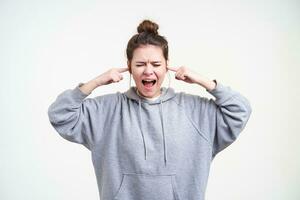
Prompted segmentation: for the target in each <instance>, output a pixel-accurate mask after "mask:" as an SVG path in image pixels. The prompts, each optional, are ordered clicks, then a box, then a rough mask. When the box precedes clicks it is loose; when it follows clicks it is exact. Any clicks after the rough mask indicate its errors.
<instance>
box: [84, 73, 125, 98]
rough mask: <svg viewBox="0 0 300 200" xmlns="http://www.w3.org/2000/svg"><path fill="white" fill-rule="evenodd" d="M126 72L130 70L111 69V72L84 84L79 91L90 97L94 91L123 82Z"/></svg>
mask: <svg viewBox="0 0 300 200" xmlns="http://www.w3.org/2000/svg"><path fill="white" fill-rule="evenodd" d="M126 71H128V68H111V69H110V70H108V71H106V72H104V73H103V74H100V75H99V76H97V77H96V78H94V79H92V80H90V81H89V82H87V83H85V84H83V85H82V86H80V87H79V89H80V90H81V91H82V92H83V93H85V94H87V95H89V94H91V93H92V91H93V90H94V89H96V88H97V87H99V86H101V85H107V84H110V83H116V82H119V81H121V80H123V76H122V73H123V72H126Z"/></svg>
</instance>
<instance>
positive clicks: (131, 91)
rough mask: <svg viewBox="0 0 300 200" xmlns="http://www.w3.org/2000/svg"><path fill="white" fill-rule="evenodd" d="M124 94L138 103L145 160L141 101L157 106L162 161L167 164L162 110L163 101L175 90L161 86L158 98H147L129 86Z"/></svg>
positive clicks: (170, 96) (167, 99)
mask: <svg viewBox="0 0 300 200" xmlns="http://www.w3.org/2000/svg"><path fill="white" fill-rule="evenodd" d="M124 94H125V96H126V97H127V98H129V99H131V100H134V101H136V102H137V103H138V104H139V110H138V118H139V128H140V133H141V139H142V140H143V144H144V151H143V152H144V157H145V160H147V141H146V140H145V137H144V133H145V130H144V128H143V119H142V113H141V112H142V103H147V104H149V105H158V106H159V114H160V119H161V126H162V138H163V148H164V149H163V152H164V162H165V166H166V165H167V145H166V138H165V134H166V133H165V122H164V112H163V103H164V102H166V101H169V100H171V99H172V98H173V97H175V91H174V89H173V88H165V87H162V88H161V95H160V96H159V98H158V99H155V100H148V99H146V98H143V97H141V96H139V95H138V94H137V88H136V87H131V88H130V89H129V90H128V91H126V92H125V93H124Z"/></svg>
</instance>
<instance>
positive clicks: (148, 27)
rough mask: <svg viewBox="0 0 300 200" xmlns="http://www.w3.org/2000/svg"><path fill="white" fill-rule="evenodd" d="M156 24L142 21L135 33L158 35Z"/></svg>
mask: <svg viewBox="0 0 300 200" xmlns="http://www.w3.org/2000/svg"><path fill="white" fill-rule="evenodd" d="M158 28H159V26H158V24H156V23H154V22H152V21H150V20H144V21H142V22H141V23H140V24H139V26H138V28H137V31H138V33H142V32H147V33H154V34H158V31H157V30H158Z"/></svg>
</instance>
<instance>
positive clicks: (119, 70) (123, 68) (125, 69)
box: [117, 67, 129, 73]
mask: <svg viewBox="0 0 300 200" xmlns="http://www.w3.org/2000/svg"><path fill="white" fill-rule="evenodd" d="M128 70H129V68H128V67H121V68H117V71H118V72H120V73H123V72H126V71H128Z"/></svg>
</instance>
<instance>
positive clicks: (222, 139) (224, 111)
mask: <svg viewBox="0 0 300 200" xmlns="http://www.w3.org/2000/svg"><path fill="white" fill-rule="evenodd" d="M216 83H217V85H216V87H215V88H214V89H213V90H211V91H209V90H206V91H207V92H209V93H210V94H211V95H213V96H214V97H215V100H213V99H208V98H206V97H200V96H196V95H189V98H188V100H189V102H188V104H187V105H188V109H187V110H188V112H190V114H191V117H192V120H193V121H194V123H195V124H196V125H197V126H198V128H199V130H200V131H201V133H202V134H204V135H205V137H207V139H208V140H209V142H210V143H211V145H212V157H214V156H215V155H216V154H217V153H219V152H220V151H222V150H223V149H225V148H226V147H228V146H229V145H230V144H231V143H233V142H234V141H235V140H236V139H237V137H238V135H239V134H240V133H241V132H242V130H243V129H244V128H245V126H246V124H247V122H248V120H249V117H250V114H251V112H252V109H251V106H250V103H249V101H248V100H247V99H246V98H245V97H244V96H242V95H241V94H240V93H238V92H237V91H234V90H232V89H231V88H230V87H228V86H224V85H222V84H221V83H219V82H217V81H216Z"/></svg>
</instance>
